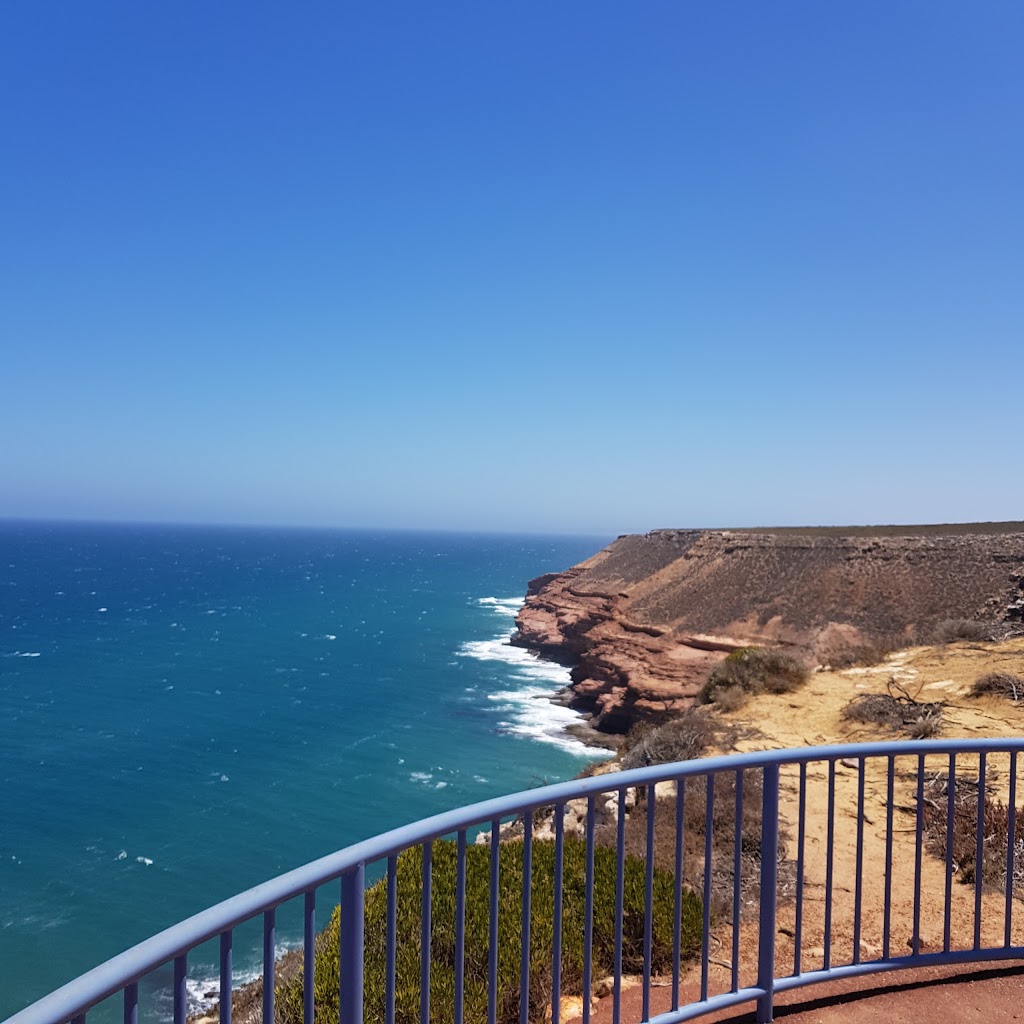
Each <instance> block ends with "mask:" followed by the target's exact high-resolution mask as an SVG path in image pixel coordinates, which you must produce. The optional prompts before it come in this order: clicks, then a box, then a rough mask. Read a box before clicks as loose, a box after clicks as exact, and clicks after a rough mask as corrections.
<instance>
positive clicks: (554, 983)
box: [551, 804, 565, 1024]
mask: <svg viewBox="0 0 1024 1024" xmlns="http://www.w3.org/2000/svg"><path fill="white" fill-rule="evenodd" d="M564 856H565V804H556V805H555V880H554V895H555V919H554V923H553V926H552V936H551V1024H559V1021H560V1019H561V1003H562V874H563V870H564V866H563V858H564Z"/></svg>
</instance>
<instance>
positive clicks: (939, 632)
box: [935, 618, 1018, 643]
mask: <svg viewBox="0 0 1024 1024" xmlns="http://www.w3.org/2000/svg"><path fill="white" fill-rule="evenodd" d="M1017 632H1018V631H1017V630H1016V629H1015V628H1014V626H1013V625H1012V624H1011V625H1008V624H1006V623H982V622H978V620H976V618H945V620H943V621H942V622H941V623H939V625H938V626H936V627H935V640H936V643H953V642H954V641H956V640H971V641H974V642H976V643H990V642H992V641H995V640H1006V639H1008V638H1010V637H1012V636H1015V635H1016V634H1017Z"/></svg>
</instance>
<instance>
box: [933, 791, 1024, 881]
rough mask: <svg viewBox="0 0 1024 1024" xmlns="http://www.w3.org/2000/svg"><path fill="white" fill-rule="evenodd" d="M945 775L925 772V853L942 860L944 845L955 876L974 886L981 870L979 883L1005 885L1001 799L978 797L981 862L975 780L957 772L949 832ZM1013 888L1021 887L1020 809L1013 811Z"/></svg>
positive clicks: (1023, 818)
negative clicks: (979, 802)
mask: <svg viewBox="0 0 1024 1024" xmlns="http://www.w3.org/2000/svg"><path fill="white" fill-rule="evenodd" d="M949 788H950V787H949V776H948V774H947V773H946V772H937V773H935V774H934V775H932V774H926V775H925V786H924V795H925V801H924V807H923V810H924V826H923V827H924V835H925V847H926V849H927V850H928V852H929V853H932V854H934V855H935V856H936V857H941V858H943V859H945V857H946V847H947V844H948V845H949V846H950V848H951V851H952V861H953V864H954V865H955V870H956V878H957V880H958V881H960V882H963V883H965V884H967V885H973V884H974V882H975V879H976V877H977V876H978V874H979V873H980V875H981V881H982V885H983V886H985V887H991V888H995V889H999V890H1001V891H1004V892H1005V889H1006V867H1007V863H1006V862H1007V857H1006V847H1007V839H1008V837H1009V834H1010V811H1009V808H1008V807H1007V806H1006V804H1004V803H1003V802H1002V801H1001V800H998V799H994V798H993V797H991V796H989V795H988V794H987V793H986V794H983V795H982V800H983V803H984V806H983V808H982V829H983V835H982V844H981V856H982V863H981V865H980V866H979V865H978V862H977V854H978V796H979V793H978V790H979V786H978V780H977V779H976V778H974V779H971V778H963V777H961V776H959V775H958V776H957V778H956V785H955V786H954V789H953V800H952V802H953V831H952V832H949V831H948V830H947V824H946V815H947V809H948V801H949ZM1014 819H1015V820H1014V834H1013V843H1012V845H1013V849H1014V862H1013V879H1012V888H1013V890H1014V892H1015V894H1017V895H1020V894H1021V892H1022V890H1024V807H1021V808H1018V810H1017V813H1016V814H1015V815H1014Z"/></svg>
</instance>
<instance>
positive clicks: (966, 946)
mask: <svg viewBox="0 0 1024 1024" xmlns="http://www.w3.org/2000/svg"><path fill="white" fill-rule="evenodd" d="M1022 750H1024V739H1021V740H1012V741H1010V740H959V741H950V742H946V741H936V740H927V741H920V742H886V743H866V744H850V745H843V746H825V747H808V748H802V749H795V750H773V751H767V752H758V753H749V754H736V755H730V756H724V757H713V758H706V759H703V760H696V761H686V762H679V763H676V764H670V765H658V766H654V767H650V768H641V769H635V770H631V771H625V772H620V773H610V774H605V775H599V776H594V777H591V778H587V779H582V780H575V781H572V782H566V783H561V784H558V785H554V786H547V787H544V788H541V789H535V790H530V791H528V792H524V793H518V794H515V795H513V796H508V797H502V798H499V799H494V800H487V801H484V802H482V803H477V804H473V805H472V806H469V807H464V808H460V809H458V810H454V811H449V812H446V813H444V814H438V815H435V816H434V817H431V818H427V819H425V820H423V821H420V822H417V823H416V824H412V825H407V826H405V827H402V828H398V829H395V830H393V831H391V832H387V833H384V834H383V835H379V836H376V837H374V838H372V839H367V840H365V841H363V842H359V843H356V844H354V845H353V846H349V847H348V848H346V849H344V850H341V851H339V852H338V853H334V854H331V855H330V856H327V857H323V858H321V859H320V860H317V861H314V862H312V863H310V864H307V865H305V866H304V867H301V868H297V869H295V870H294V871H290V872H288V873H287V874H284V875H281V876H279V877H278V878H275V879H272V880H271V881H269V882H265V883H264V884H262V885H258V886H256V887H255V888H253V889H249V890H248V891H246V892H243V893H241V894H239V895H237V896H235V897H233V898H231V899H228V900H225V901H224V902H223V903H219V904H217V905H216V906H214V907H211V908H210V909H208V910H205V911H203V912H202V913H199V914H196V915H195V916H194V917H190V918H189V919H187V920H186V921H182V922H181V923H180V924H177V925H174V926H173V927H171V928H168V929H167V930H166V931H163V932H160V933H159V934H158V935H155V936H153V937H152V938H150V939H148V940H146V941H145V942H142V943H140V944H139V945H137V946H134V947H133V948H131V949H129V950H127V951H126V952H124V953H121V954H120V955H119V956H116V957H114V958H113V959H112V960H109V961H108V962H106V963H105V964H103V965H101V966H99V967H97V968H95V969H94V970H91V971H89V972H88V973H87V974H83V975H82V976H80V977H78V978H76V979H75V980H73V981H71V982H69V983H68V984H67V985H64V986H63V987H62V988H60V989H58V990H57V991H55V992H52V993H51V994H50V995H47V996H45V997H44V998H42V999H40V1000H39V1001H38V1002H36V1003H34V1004H33V1005H31V1006H29V1007H28V1008H26V1009H25V1010H22V1011H21V1012H19V1013H16V1014H15V1015H14V1016H13V1017H11V1018H10V1019H9V1020H8V1022H7V1024H65V1022H68V1021H73V1022H74V1024H85V1021H86V1015H87V1013H88V1012H89V1011H90V1010H91V1009H92V1008H93V1007H95V1006H97V1005H98V1004H100V1003H101V1002H102V1001H104V1000H106V999H108V998H109V997H111V996H113V995H115V994H117V993H123V1014H124V1020H125V1022H126V1024H137V1021H138V1019H139V982H140V980H142V979H144V978H146V976H147V975H150V974H151V973H152V972H154V971H156V970H158V969H161V968H165V967H166V966H167V965H173V1021H174V1024H186V1020H187V1019H188V1017H189V1004H188V992H187V979H188V968H189V953H190V952H191V951H193V950H195V949H196V948H197V947H198V946H200V945H201V944H203V943H204V942H207V941H210V940H213V939H219V950H220V953H219V959H220V982H219V1000H220V1002H219V1007H220V1010H219V1017H220V1022H221V1024H231V1016H232V990H233V971H232V959H233V933H234V931H235V929H236V928H237V927H238V926H239V925H241V924H243V923H244V922H247V921H250V920H252V919H256V920H257V921H258V919H259V918H260V917H262V927H263V974H264V984H263V986H262V1015H263V1018H262V1019H263V1020H264V1021H266V1022H271V1021H273V1020H274V1011H275V1007H274V1002H275V984H274V978H275V966H276V965H275V960H276V953H275V932H276V912H277V910H278V909H279V908H280V907H281V906H282V905H283V904H285V903H286V902H287V901H290V900H293V899H301V900H302V912H303V935H304V945H303V950H304V952H303V964H304V977H303V982H302V984H303V998H302V1006H303V1017H304V1021H305V1024H313V1020H314V1013H315V1010H316V1006H315V1003H314V1000H315V991H314V984H313V977H314V970H313V967H314V957H315V942H314V940H315V937H316V934H317V931H316V903H317V890H318V889H319V888H320V887H321V886H322V885H324V884H326V883H331V882H340V900H341V907H342V913H341V923H340V940H339V957H338V965H337V970H338V989H337V990H336V991H337V992H338V993H339V995H340V1010H339V1016H340V1021H341V1024H361V1022H362V1020H363V1012H364V994H363V975H364V963H363V957H364V892H365V889H366V883H367V878H368V877H371V878H372V877H374V876H375V875H377V876H379V877H380V878H381V879H382V881H381V882H380V884H381V885H383V886H386V893H387V897H386V899H387V936H386V963H385V967H384V975H385V982H384V984H385V987H386V993H385V998H384V1003H383V1005H384V1013H383V1018H382V1019H383V1024H395V1013H396V1011H395V984H396V983H395V972H396V956H395V948H396V931H395V929H396V924H395V919H396V900H397V895H396V890H397V886H396V876H397V865H398V857H399V855H400V854H401V853H402V852H403V851H405V850H408V849H411V848H414V847H420V848H421V849H422V851H423V856H422V868H421V870H422V879H421V881H422V886H421V890H420V899H421V901H422V902H421V907H420V915H421V916H420V921H421V929H422V935H421V950H420V979H419V983H420V1006H419V1011H420V1012H419V1019H420V1021H421V1024H429V1022H430V1021H431V1005H430V991H431V989H430V970H431V964H432V961H431V936H432V933H431V881H432V874H431V872H432V860H431V851H432V849H433V846H432V844H433V843H434V842H435V841H437V840H439V839H442V838H446V837H452V838H454V840H455V843H456V851H457V852H456V863H457V881H456V893H455V926H454V927H455V943H454V956H455V964H454V970H455V988H456V991H455V995H454V1014H453V1017H454V1024H478V1022H477V1021H475V1020H472V1021H469V1020H464V1017H465V1012H464V1004H463V991H462V987H463V982H464V977H463V974H462V966H463V962H464V957H465V942H466V929H465V922H466V860H467V847H468V844H469V842H470V836H471V835H472V833H473V830H474V829H479V828H480V827H483V831H484V832H486V830H487V829H490V835H489V837H487V838H488V839H492V838H493V837H494V836H496V835H499V834H500V830H501V828H502V825H503V824H506V825H507V823H509V822H510V821H513V822H514V821H516V820H521V821H522V822H523V824H524V828H523V829H522V830H519V831H520V834H521V836H522V842H523V844H524V845H523V860H524V867H523V880H524V882H523V887H522V894H521V911H522V917H521V926H520V927H521V932H520V935H521V942H522V946H523V949H524V951H525V952H524V954H523V957H522V965H521V970H520V976H519V993H518V1012H519V1019H520V1021H521V1022H522V1024H526V1022H527V1020H528V1017H529V1013H530V1010H529V1000H528V999H527V998H524V997H523V996H524V993H528V992H529V983H530V979H529V972H530V964H531V960H530V952H529V950H530V928H531V890H532V885H533V881H532V879H533V874H532V872H531V870H530V864H531V855H532V852H533V849H534V846H535V843H536V842H538V840H537V839H535V838H534V834H535V829H536V828H537V827H538V826H539V825H540V824H541V823H544V824H545V826H546V828H548V829H549V830H550V833H551V835H552V839H551V841H552V842H553V845H554V859H553V863H554V868H553V874H554V879H553V882H554V915H555V922H554V939H553V944H554V945H553V950H552V963H551V975H552V976H551V996H550V1004H549V1007H550V1008H549V1012H550V1017H551V1020H552V1024H559V1018H560V1016H563V1018H564V1013H563V1012H562V1007H561V997H562V996H563V995H565V994H567V993H565V992H563V990H562V985H561V981H562V967H563V959H562V939H563V922H562V917H561V908H562V896H563V891H562V884H563V877H562V875H563V860H564V851H565V846H566V835H567V834H568V832H569V831H572V830H573V829H575V830H576V831H577V832H578V833H579V834H580V838H581V839H582V840H585V845H586V874H585V893H586V913H585V921H584V929H585V934H584V946H583V976H582V984H581V986H580V987H581V990H582V991H583V992H590V991H591V990H592V985H593V984H594V983H595V982H597V981H598V980H599V979H597V978H595V977H593V972H594V967H595V962H594V959H593V955H592V949H591V943H592V941H593V922H594V862H595V860H594V858H595V847H597V846H600V845H609V846H613V847H614V849H615V864H616V869H615V873H616V884H615V896H614V898H615V915H616V916H615V922H616V925H615V937H614V941H615V950H614V953H615V957H614V965H615V967H614V971H613V974H612V978H611V986H610V987H611V993H610V998H611V999H612V1011H613V1019H614V1020H615V1021H616V1024H618V1021H619V1020H620V1017H621V1016H622V1010H623V990H624V985H623V982H624V976H623V931H622V918H623V907H624V903H623V900H624V895H623V878H624V875H625V864H626V860H627V825H628V823H629V820H630V819H634V822H633V825H629V828H628V832H629V837H630V843H631V844H632V846H634V847H635V846H638V845H639V846H640V847H641V848H642V849H641V852H640V854H639V855H640V856H641V857H642V858H643V859H644V860H645V862H646V867H645V873H644V877H645V892H644V900H643V908H644V910H643V914H644V929H643V936H644V938H643V970H642V975H641V976H639V980H638V981H637V982H636V984H637V985H638V986H639V988H640V1002H641V1009H640V1013H639V1019H642V1020H654V1021H656V1022H657V1024H675V1022H677V1021H683V1020H689V1019H692V1018H696V1017H699V1016H702V1015H704V1014H706V1013H710V1012H712V1011H714V1010H720V1009H722V1008H724V1007H728V1006H732V1005H735V1004H739V1003H743V1002H747V1001H756V1004H757V1019H758V1020H759V1021H770V1020H771V1019H772V1008H773V997H774V994H775V993H777V992H781V991H785V990H788V989H792V988H796V987H798V986H803V985H811V984H815V983H818V982H821V981H826V980H829V979H833V978H838V977H844V976H850V975H860V974H869V973H872V972H879V971H889V970H894V969H900V968H908V967H917V966H925V965H932V964H955V963H966V962H981V961H997V960H1006V959H1011V958H1019V957H1024V921H1020V922H1016V923H1015V921H1014V916H1013V912H1014V901H1015V899H1016V898H1017V892H1016V891H1015V885H1018V886H1019V885H1020V884H1022V883H1024V834H1022V830H1021V829H1020V828H1018V822H1017V810H1016V798H1017V793H1016V789H1017V755H1018V753H1020V752H1021V751H1022ZM972 794H973V802H972ZM716 797H717V799H718V803H717V807H716ZM752 811H753V813H751V812H752ZM666 822H667V828H668V835H669V836H670V838H671V840H672V841H671V842H669V843H668V844H667V852H666V849H665V847H666V843H665V842H664V841H663V840H664V835H665V832H664V829H665V827H666ZM659 823H660V824H659ZM869 830H870V831H869ZM730 833H731V835H730ZM659 836H661V838H662V841H661V845H660V846H659V839H658V837H659ZM490 848H491V852H490V858H489V863H490V872H491V873H490V885H489V893H490V906H489V918H488V919H489V921H490V922H491V925H490V930H489V934H490V944H489V947H488V950H487V956H488V964H489V970H488V978H487V989H488V991H487V997H488V998H487V1020H488V1024H496V1021H497V1020H498V1003H499V995H500V994H499V992H498V991H497V979H498V971H497V935H498V926H497V919H498V912H497V907H498V906H499V897H500V894H501V878H500V857H499V855H498V851H499V848H500V844H499V843H495V842H490ZM659 857H660V858H661V860H662V862H663V864H662V866H663V867H664V866H666V865H665V863H664V862H667V868H668V870H669V871H670V873H671V874H672V876H673V885H672V890H673V895H672V904H673V940H674V945H675V949H674V955H673V956H672V967H671V977H670V978H669V977H668V975H666V976H665V979H664V980H663V981H661V982H660V983H659V982H658V981H657V979H656V978H655V977H654V976H653V967H652V959H653V958H652V941H653V940H652V918H653V916H654V912H655V911H654V876H655V861H656V860H658V859H659ZM972 857H973V865H974V867H973V868H972V866H971V862H972ZM368 872H369V876H368ZM964 881H967V882H968V884H966V885H964V884H961V883H963V882H964ZM751 888H754V889H756V891H757V893H758V894H759V895H758V896H757V897H756V898H751V897H750V896H749V891H750V889H751ZM689 891H693V892H695V893H696V894H697V895H699V896H700V897H701V899H702V900H703V907H702V914H703V919H702V927H701V940H700V949H699V953H698V954H697V955H696V956H695V957H694V963H693V964H692V966H691V965H690V964H688V963H687V962H686V961H685V959H684V957H683V955H682V951H681V949H680V937H681V928H682V914H683V911H682V907H683V901H684V892H689ZM819 892H820V898H819V896H818V894H819ZM518 898H519V897H517V899H518ZM331 902H332V903H333V900H332V901H331ZM748 903H749V904H750V910H749V912H748V913H744V907H745V904H748ZM1018 925H1019V927H1018ZM713 929H714V930H713ZM902 930H907V931H908V933H909V934H908V938H907V944H906V945H905V946H904V945H902V943H901V937H902V935H901V933H902ZM716 931H717V932H721V933H722V934H724V936H725V938H724V939H723V938H722V935H721V934H716ZM713 943H721V945H722V947H723V948H727V949H729V950H731V956H730V957H729V959H728V960H720V959H719V956H718V955H717V950H718V947H717V946H716V947H715V948H714V949H713V947H712V944H713ZM812 943H813V945H811V944H812ZM582 1002H583V1005H582V1010H581V1012H582V1018H583V1024H589V1021H590V1016H591V1007H590V1000H589V999H584V1000H583V1001H582ZM505 1005H506V1006H507V1003H506V1004H505ZM632 1016H633V1017H637V1015H636V1014H633V1015H632ZM399 1024H401V1021H399ZM630 1024H632V1022H630Z"/></svg>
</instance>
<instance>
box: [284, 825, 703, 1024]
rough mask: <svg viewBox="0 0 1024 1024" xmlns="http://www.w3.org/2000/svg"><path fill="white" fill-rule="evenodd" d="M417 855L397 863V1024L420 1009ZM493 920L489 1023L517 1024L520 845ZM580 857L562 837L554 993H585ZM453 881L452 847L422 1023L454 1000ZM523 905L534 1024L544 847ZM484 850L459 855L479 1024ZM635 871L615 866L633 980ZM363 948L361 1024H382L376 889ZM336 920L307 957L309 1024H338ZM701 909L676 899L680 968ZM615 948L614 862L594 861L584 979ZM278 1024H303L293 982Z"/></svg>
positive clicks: (542, 975) (659, 917)
mask: <svg viewBox="0 0 1024 1024" xmlns="http://www.w3.org/2000/svg"><path fill="white" fill-rule="evenodd" d="M422 857H423V855H422V851H421V849H420V848H419V847H416V848H413V849H411V850H407V851H406V852H405V853H403V854H402V855H401V856H400V857H399V859H398V875H397V893H398V903H397V909H398V913H397V956H396V963H397V968H396V984H395V1020H396V1024H418V1021H419V1008H420V921H421V915H420V899H421V887H420V879H421V870H422ZM499 861H500V864H499V879H500V899H499V911H498V1008H497V1010H498V1014H497V1019H498V1021H499V1022H503V1024H514V1022H516V1021H518V1019H519V964H520V955H521V941H522V929H521V913H522V909H521V908H522V904H521V899H522V886H523V844H522V843H521V842H512V843H502V844H501V847H500V854H499ZM585 868H586V846H585V843H584V842H583V841H582V840H581V839H579V838H577V837H570V836H566V837H565V859H564V869H563V900H562V993H563V995H571V994H575V995H579V994H581V992H582V985H583V926H584V900H585V895H586V888H585ZM455 870H456V847H455V844H454V843H452V842H448V841H439V842H435V843H434V849H433V881H432V891H431V926H432V932H431V934H432V938H431V949H430V963H431V968H430V1019H431V1022H437V1024H441V1022H442V1021H450V1020H451V1019H452V1014H453V1008H454V998H455ZM531 875H532V885H533V894H532V900H531V916H530V922H531V923H530V965H531V966H530V986H529V1002H530V1006H529V1013H530V1019H531V1020H543V1018H544V1014H545V1010H546V1008H547V1005H548V1003H549V1002H550V999H551V979H552V969H551V957H552V948H553V945H552V943H553V933H554V881H553V879H554V844H553V843H551V842H540V841H538V842H534V844H533V870H532V872H531ZM489 884H490V848H489V847H486V846H470V847H469V848H468V849H467V851H466V945H465V989H464V995H465V1020H466V1022H467V1024H482V1022H484V1021H486V1019H487V971H488V951H489V921H488V917H489V910H488V907H489ZM644 885H645V866H644V863H643V861H642V860H639V859H638V858H636V857H627V859H626V864H625V902H624V914H623V948H622V959H623V971H624V972H626V973H636V972H639V971H641V970H642V968H643V938H644ZM365 906H366V920H365V947H364V1017H365V1019H366V1021H368V1022H374V1024H376V1022H380V1021H383V1020H384V997H385V988H384V986H385V976H384V975H385V954H386V938H387V932H386V919H387V915H386V910H387V889H386V885H385V882H384V881H383V880H382V881H380V882H378V883H377V884H376V885H374V886H373V887H372V888H370V889H369V890H367V893H366V904H365ZM339 925H340V918H339V911H338V909H337V908H335V911H334V914H333V916H332V917H331V920H330V923H329V924H328V926H327V928H326V929H325V931H324V932H322V933H321V935H320V938H319V939H318V942H317V949H316V969H315V975H314V989H315V997H316V1024H333V1022H336V1021H337V1019H338V931H339ZM672 926H673V880H672V876H671V875H670V874H669V873H667V872H665V871H661V870H656V871H655V874H654V903H653V938H654V941H653V951H652V961H653V964H652V966H653V969H654V971H655V972H656V973H657V972H659V971H666V970H668V969H669V968H670V965H671V963H672ZM700 934H701V905H700V900H699V899H698V897H697V896H695V895H694V894H693V893H691V892H690V891H689V890H684V894H683V932H682V950H681V952H682V956H683V958H684V959H689V958H691V957H692V956H694V955H695V954H696V952H697V951H698V950H699V948H700ZM614 937H615V851H614V850H611V849H607V848H604V847H598V848H596V849H595V851H594V938H593V979H594V981H597V980H598V979H599V978H601V977H604V976H606V975H608V974H610V973H611V972H612V969H613V963H614ZM276 1004H277V1012H276V1014H275V1018H276V1024H301V1022H302V976H301V973H300V974H299V976H298V977H296V978H292V979H290V980H289V981H288V982H285V983H284V984H282V985H281V986H279V987H278V990H277V993H276Z"/></svg>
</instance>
